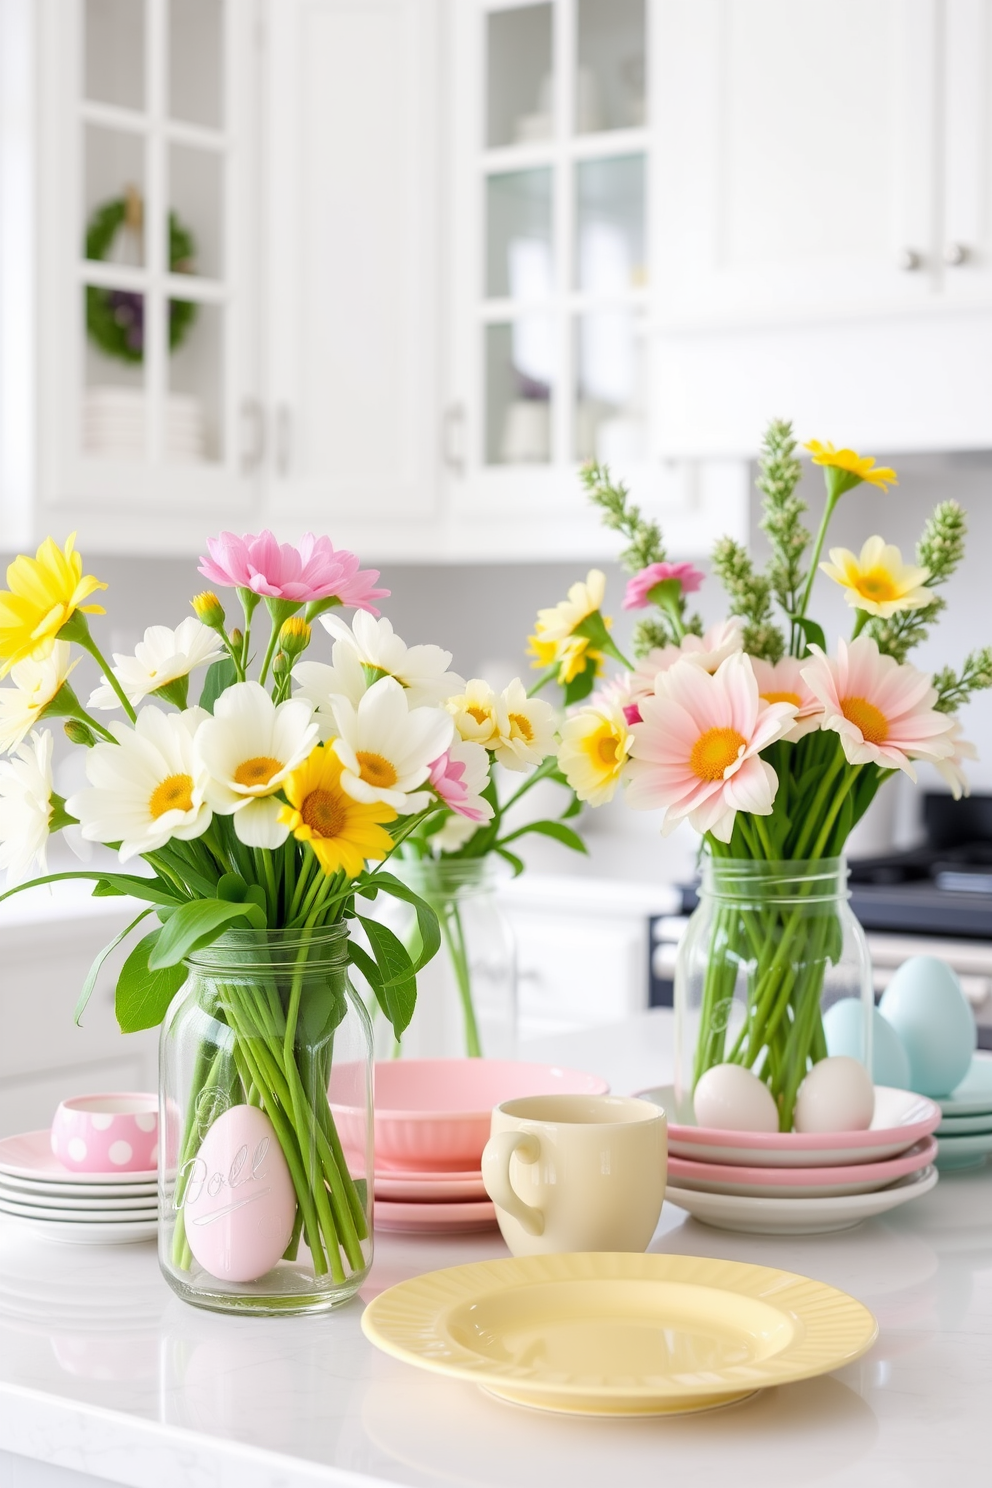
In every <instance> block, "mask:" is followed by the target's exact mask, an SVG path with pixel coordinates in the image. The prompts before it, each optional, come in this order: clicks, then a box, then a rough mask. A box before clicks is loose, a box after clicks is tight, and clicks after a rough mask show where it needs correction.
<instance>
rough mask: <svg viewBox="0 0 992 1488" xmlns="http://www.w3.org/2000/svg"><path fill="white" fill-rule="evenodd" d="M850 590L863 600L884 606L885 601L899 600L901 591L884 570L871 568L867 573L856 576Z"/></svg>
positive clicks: (886, 570)
mask: <svg viewBox="0 0 992 1488" xmlns="http://www.w3.org/2000/svg"><path fill="white" fill-rule="evenodd" d="M852 588H853V589H854V590H855V591H856V592H857V593H858V594H860V595H861V596H862V598H863V599H872V600H874V601H875V603H876V604H884V603H885V602H886V601H887V600H891V599H900V598H901V596H902V591H901V590H900V588H899V586H898V585H897V584H896V583H894V582H893V579H892V575H891V574H890V573H889V571H888V569H886V568H871V569H869V570H868V572H867V573H863V574H858V576H857V578H856V579H855V580H854V583H853V585H852Z"/></svg>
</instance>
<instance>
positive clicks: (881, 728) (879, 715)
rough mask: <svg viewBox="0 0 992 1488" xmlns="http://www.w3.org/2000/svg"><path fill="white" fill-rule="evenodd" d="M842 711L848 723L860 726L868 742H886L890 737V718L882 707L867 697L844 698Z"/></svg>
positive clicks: (856, 726)
mask: <svg viewBox="0 0 992 1488" xmlns="http://www.w3.org/2000/svg"><path fill="white" fill-rule="evenodd" d="M840 711H841V712H842V713H843V715H844V717H845V718H846V719H847V721H848V723H853V724H854V726H855V728H859V729H860V730H861V733H862V735H863V737H864V739H865V741H866V743H868V744H884V743H885V741H886V739H887V738H888V737H889V720H888V719H887V718H886V716H885V714H884V713H883V712H882V710H881V709H880V708H876V707H875V704H874V703H869V701H868V699H867V698H860V697H849V698H842V699H841V704H840Z"/></svg>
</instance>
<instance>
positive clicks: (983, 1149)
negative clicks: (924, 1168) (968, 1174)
mask: <svg viewBox="0 0 992 1488" xmlns="http://www.w3.org/2000/svg"><path fill="white" fill-rule="evenodd" d="M990 1154H992V1132H988V1131H987V1132H972V1133H971V1135H970V1136H969V1135H965V1136H960V1137H954V1136H951V1137H938V1138H937V1166H938V1167H940V1168H977V1167H980V1166H981V1164H982V1163H983V1162H985V1161H986V1160H987V1158H988V1157H989V1156H990Z"/></svg>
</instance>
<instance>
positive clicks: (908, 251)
mask: <svg viewBox="0 0 992 1488" xmlns="http://www.w3.org/2000/svg"><path fill="white" fill-rule="evenodd" d="M897 262H898V264H899V267H900V269H902V271H903V273H906V274H912V273H913V272H914V271H915V270H916V269H918V268H919V267H920V265H921V264H922V262H923V260H922V258H921V257H920V255H919V254H918V253H917V252H916V250H915V248H903V249H902V251H901V252H900V254H899V258H898V260H897Z"/></svg>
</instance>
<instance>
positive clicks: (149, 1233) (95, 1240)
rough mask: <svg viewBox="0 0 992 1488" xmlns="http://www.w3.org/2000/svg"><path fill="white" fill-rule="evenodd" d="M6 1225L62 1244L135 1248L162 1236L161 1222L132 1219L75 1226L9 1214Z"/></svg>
mask: <svg viewBox="0 0 992 1488" xmlns="http://www.w3.org/2000/svg"><path fill="white" fill-rule="evenodd" d="M3 1223H4V1224H7V1225H17V1226H18V1227H19V1228H20V1229H22V1230H30V1231H31V1233H32V1234H34V1235H38V1236H40V1237H42V1238H44V1239H45V1240H55V1241H57V1242H58V1244H60V1245H135V1244H137V1242H138V1241H139V1240H154V1239H155V1238H156V1236H157V1235H158V1220H156V1219H142V1220H128V1221H127V1222H126V1223H123V1224H74V1223H70V1222H68V1221H66V1222H65V1223H56V1222H54V1221H52V1220H43V1219H14V1217H13V1216H12V1215H10V1214H5V1215H4V1218H3Z"/></svg>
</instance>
